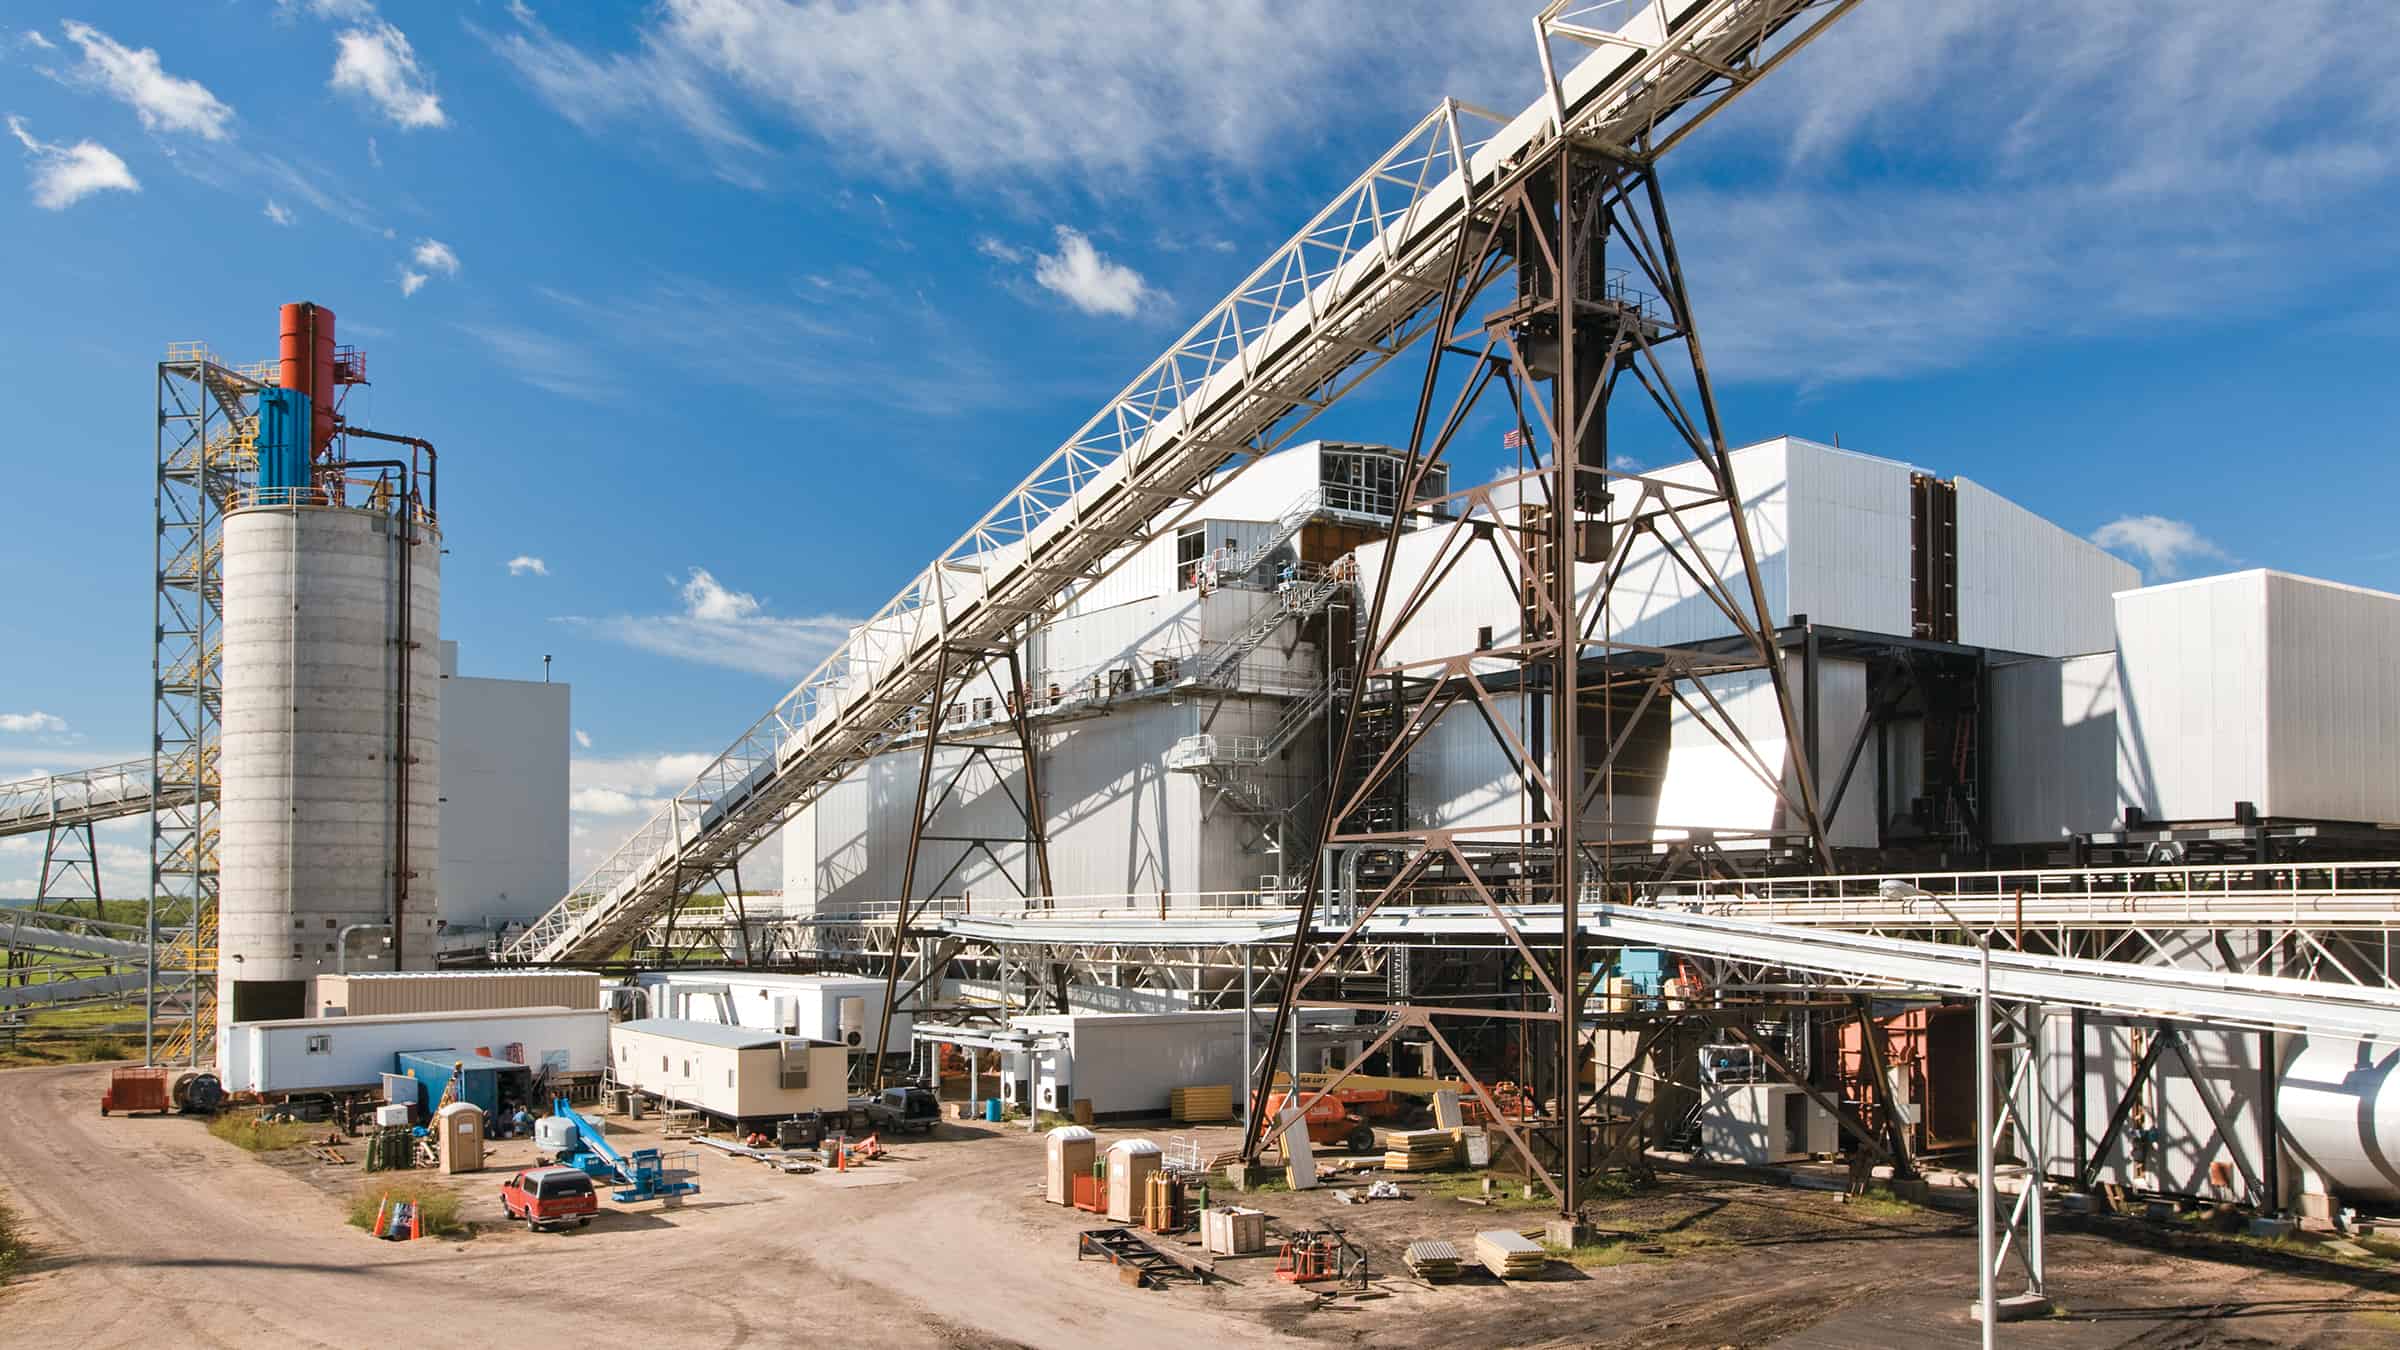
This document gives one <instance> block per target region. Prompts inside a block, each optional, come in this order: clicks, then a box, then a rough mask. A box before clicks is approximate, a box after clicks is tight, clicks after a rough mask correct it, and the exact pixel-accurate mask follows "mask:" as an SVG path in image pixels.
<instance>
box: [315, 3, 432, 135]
mask: <svg viewBox="0 0 2400 1350" xmlns="http://www.w3.org/2000/svg"><path fill="white" fill-rule="evenodd" d="M330 83H331V84H332V86H333V87H334V88H335V89H339V90H342V91H343V92H345V93H350V94H356V95H358V96H360V97H362V98H364V99H366V100H367V101H368V102H369V103H372V104H374V105H375V107H376V108H377V109H378V110H380V111H381V112H382V113H383V115H384V116H385V117H386V118H388V119H390V120H391V121H392V122H394V123H396V124H398V125H399V126H401V127H403V128H406V129H410V130H414V129H417V128H420V127H438V126H444V125H447V124H448V122H449V120H450V119H449V118H448V117H447V116H445V115H444V114H443V112H442V101H441V100H440V99H439V98H437V97H435V95H434V92H433V90H432V89H431V88H430V87H429V82H428V80H427V78H426V75H425V72H424V71H423V70H422V69H421V68H419V66H418V65H417V53H416V49H415V48H413V47H411V46H409V43H408V35H407V34H405V33H402V32H401V31H400V30H399V29H398V28H395V27H393V26H392V25H391V24H390V23H389V22H387V21H385V20H382V19H369V20H367V21H366V22H364V23H362V24H361V25H360V26H359V27H356V28H350V29H345V30H343V31H342V33H341V34H340V35H338V36H337V37H335V38H334V56H333V79H332V80H331V81H330Z"/></svg>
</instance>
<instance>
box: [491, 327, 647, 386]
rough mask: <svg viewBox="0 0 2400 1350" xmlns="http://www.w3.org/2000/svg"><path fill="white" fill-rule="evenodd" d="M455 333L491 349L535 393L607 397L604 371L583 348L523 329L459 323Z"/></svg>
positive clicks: (542, 333)
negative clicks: (457, 331) (537, 391)
mask: <svg viewBox="0 0 2400 1350" xmlns="http://www.w3.org/2000/svg"><path fill="white" fill-rule="evenodd" d="M458 330H459V331H460V332H462V333H465V334H466V335H467V336H469V337H472V338H474V339H475V340H476V341H477V342H480V343H482V344H483V345H484V346H485V347H486V348H488V349H490V351H491V353H492V355H493V356H496V357H498V358H499V360H500V363H501V364H502V365H504V366H506V367H508V368H509V369H510V370H512V371H515V372H516V375H517V378H518V379H521V380H523V381H525V383H527V384H530V385H532V386H533V387H534V388H536V389H540V390H544V391H546V392H548V393H553V394H557V395H560V396H562V397H565V398H579V399H586V400H593V401H605V399H606V398H607V397H608V391H609V389H610V385H609V381H608V376H607V371H606V370H605V369H603V368H602V367H601V365H600V363H599V362H597V361H595V360H593V359H592V355H591V352H590V350H589V349H588V348H586V347H584V346H582V345H579V344H577V343H573V342H567V341H564V340H562V339H560V338H556V337H553V336H551V335H550V334H548V333H544V332H540V331H538V330H536V329H532V328H526V327H523V326H514V327H502V326H500V325H497V324H467V323H462V324H460V325H458Z"/></svg>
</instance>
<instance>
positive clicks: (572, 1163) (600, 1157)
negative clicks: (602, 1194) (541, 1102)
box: [550, 1097, 700, 1205]
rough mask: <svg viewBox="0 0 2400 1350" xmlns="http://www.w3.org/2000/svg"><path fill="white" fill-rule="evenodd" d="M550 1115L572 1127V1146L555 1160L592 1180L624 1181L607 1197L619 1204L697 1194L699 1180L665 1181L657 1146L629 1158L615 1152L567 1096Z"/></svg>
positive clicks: (555, 1104) (552, 1106)
mask: <svg viewBox="0 0 2400 1350" xmlns="http://www.w3.org/2000/svg"><path fill="white" fill-rule="evenodd" d="M550 1114H552V1115H554V1116H557V1117H559V1118H560V1119H562V1120H565V1121H567V1122H569V1123H570V1124H572V1125H574V1127H575V1142H574V1145H573V1147H572V1148H571V1149H566V1150H561V1151H560V1153H559V1158H558V1160H559V1161H560V1162H562V1163H565V1164H566V1165H567V1166H569V1167H575V1168H581V1169H582V1170H583V1172H584V1174H585V1175H587V1176H589V1177H591V1178H592V1179H593V1180H595V1181H617V1182H621V1183H623V1185H622V1187H621V1188H620V1189H618V1190H614V1191H610V1192H609V1197H610V1198H611V1199H613V1200H615V1201H616V1202H617V1203H618V1204H620V1205H623V1204H631V1203H633V1202H634V1201H637V1200H664V1199H666V1198H667V1197H669V1196H674V1195H696V1194H698V1193H699V1191H700V1183H698V1182H696V1181H670V1180H668V1178H667V1164H666V1158H665V1156H664V1155H662V1154H661V1153H660V1152H659V1151H658V1150H657V1149H654V1148H637V1149H635V1150H634V1151H633V1154H632V1156H631V1157H627V1156H626V1155H624V1154H622V1153H619V1152H617V1151H616V1149H614V1148H612V1147H610V1146H609V1142H608V1136H607V1135H605V1134H602V1133H601V1132H600V1127H599V1126H597V1125H594V1124H593V1123H592V1122H590V1121H588V1120H585V1119H584V1118H583V1116H582V1114H581V1113H579V1112H578V1111H576V1109H575V1108H574V1107H573V1106H572V1105H570V1104H569V1103H568V1101H567V1099H566V1098H564V1097H560V1098H557V1099H555V1100H553V1101H552V1102H551V1103H550Z"/></svg>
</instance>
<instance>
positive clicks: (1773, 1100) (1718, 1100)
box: [1700, 1083, 1840, 1166]
mask: <svg viewBox="0 0 2400 1350" xmlns="http://www.w3.org/2000/svg"><path fill="white" fill-rule="evenodd" d="M1700 1147H1701V1151H1702V1152H1704V1153H1706V1154H1707V1155H1708V1156H1709V1158H1710V1159H1712V1160H1713V1161H1717V1162H1730V1163H1742V1164H1745V1165H1751V1166H1756V1165H1760V1164H1766V1163H1780V1162H1795V1161H1798V1160H1799V1159H1802V1158H1807V1157H1810V1156H1812V1155H1815V1154H1819V1153H1831V1152H1833V1151H1834V1150H1835V1149H1837V1148H1838V1147H1840V1126H1839V1125H1838V1124H1837V1123H1836V1122H1835V1121H1834V1118H1833V1113H1832V1112H1830V1111H1828V1110H1826V1109H1825V1108H1824V1107H1823V1106H1821V1105H1819V1104H1818V1103H1817V1102H1816V1100H1815V1099H1813V1098H1811V1097H1810V1096H1809V1095H1808V1094H1807V1093H1806V1092H1804V1091H1802V1090H1801V1089H1799V1088H1797V1087H1794V1086H1792V1085H1791V1084H1789V1083H1734V1084H1727V1085H1723V1086H1719V1087H1714V1088H1710V1089H1709V1090H1708V1095H1707V1096H1706V1097H1704V1098H1702V1099H1701V1104H1700Z"/></svg>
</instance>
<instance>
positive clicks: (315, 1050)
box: [308, 1035, 333, 1055]
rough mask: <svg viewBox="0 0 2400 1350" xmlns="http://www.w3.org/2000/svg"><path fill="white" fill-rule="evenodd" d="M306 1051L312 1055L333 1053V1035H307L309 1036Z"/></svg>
mask: <svg viewBox="0 0 2400 1350" xmlns="http://www.w3.org/2000/svg"><path fill="white" fill-rule="evenodd" d="M308 1053H310V1054H312V1055H330V1054H332V1053H333V1037H331V1036H327V1035H317V1036H311V1037H309V1038H308Z"/></svg>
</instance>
